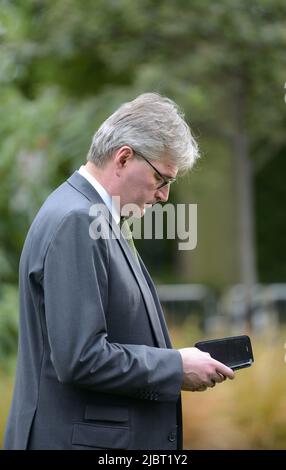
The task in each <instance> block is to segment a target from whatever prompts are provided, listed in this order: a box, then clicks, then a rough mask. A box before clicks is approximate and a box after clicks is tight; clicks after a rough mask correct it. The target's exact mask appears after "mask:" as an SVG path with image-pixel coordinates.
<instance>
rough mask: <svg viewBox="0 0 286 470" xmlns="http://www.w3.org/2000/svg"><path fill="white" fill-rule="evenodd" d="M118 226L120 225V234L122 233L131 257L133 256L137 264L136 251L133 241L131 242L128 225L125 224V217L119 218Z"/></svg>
mask: <svg viewBox="0 0 286 470" xmlns="http://www.w3.org/2000/svg"><path fill="white" fill-rule="evenodd" d="M119 225H120V229H121V233H122V235H123V237H124V238H125V240H126V241H127V243H128V245H129V248H130V250H131V253H132V255H133V256H134V258H135V260H136V261H137V263H138V264H139V260H138V256H137V251H136V248H135V245H134V240H133V237H132V232H131V230H130V227H129V223H128V222H127V219H126V217H121V218H120V222H119Z"/></svg>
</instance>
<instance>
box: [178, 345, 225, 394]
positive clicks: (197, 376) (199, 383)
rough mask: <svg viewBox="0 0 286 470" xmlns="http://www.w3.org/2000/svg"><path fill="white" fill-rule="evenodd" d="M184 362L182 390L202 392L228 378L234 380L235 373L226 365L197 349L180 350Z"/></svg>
mask: <svg viewBox="0 0 286 470" xmlns="http://www.w3.org/2000/svg"><path fill="white" fill-rule="evenodd" d="M179 353H180V354H181V357H182V361H183V371H184V380H183V385H182V390H188V391H191V392H196V391H198V392H202V391H204V390H206V389H207V388H208V387H214V386H215V385H216V383H220V382H223V381H224V380H225V379H226V378H229V379H234V372H233V370H232V369H230V368H229V367H227V366H226V365H225V364H222V363H221V362H219V361H217V360H216V359H213V358H212V357H211V356H210V354H209V353H207V352H203V351H200V350H199V349H197V348H184V349H179Z"/></svg>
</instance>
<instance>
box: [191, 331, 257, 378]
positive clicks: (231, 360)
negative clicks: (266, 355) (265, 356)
mask: <svg viewBox="0 0 286 470" xmlns="http://www.w3.org/2000/svg"><path fill="white" fill-rule="evenodd" d="M195 346H196V347H197V348H198V349H200V350H201V351H205V352H208V353H209V354H210V355H211V356H212V357H213V358H214V359H217V360H218V361H220V362H222V363H223V364H226V365H227V366H229V367H231V368H232V369H233V370H237V369H241V368H243V367H248V366H250V365H251V364H252V362H253V360H254V359H253V353H252V347H251V342H250V338H249V337H248V336H246V335H242V336H231V337H228V338H221V339H215V340H208V341H201V342H199V343H196V344H195Z"/></svg>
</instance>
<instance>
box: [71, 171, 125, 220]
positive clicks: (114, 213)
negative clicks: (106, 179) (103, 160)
mask: <svg viewBox="0 0 286 470" xmlns="http://www.w3.org/2000/svg"><path fill="white" fill-rule="evenodd" d="M78 172H79V174H80V175H81V176H83V177H84V178H85V179H86V180H87V181H88V182H89V183H90V184H91V185H92V186H93V187H94V189H96V191H97V192H98V194H99V195H100V197H101V199H102V200H103V202H104V204H106V206H107V208H108V210H109V212H110V213H111V215H112V217H113V218H114V220H115V222H116V223H117V224H119V221H120V214H119V213H118V210H117V208H116V206H115V204H114V202H113V201H112V197H111V196H110V194H109V193H108V192H107V191H106V189H105V188H104V187H103V186H102V185H101V184H100V183H99V181H97V179H96V178H95V177H94V176H92V175H91V174H90V173H89V172H88V171H87V169H86V168H85V166H84V165H82V166H81V167H80V169H79V170H78Z"/></svg>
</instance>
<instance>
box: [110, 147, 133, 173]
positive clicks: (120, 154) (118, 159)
mask: <svg viewBox="0 0 286 470" xmlns="http://www.w3.org/2000/svg"><path fill="white" fill-rule="evenodd" d="M133 158H134V151H133V150H132V148H131V147H129V145H123V147H120V148H119V149H118V150H116V152H115V153H114V156H113V159H114V163H115V166H116V169H117V170H122V169H123V168H125V167H126V166H127V165H128V163H129V162H130V161H131V160H132V159H133Z"/></svg>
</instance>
